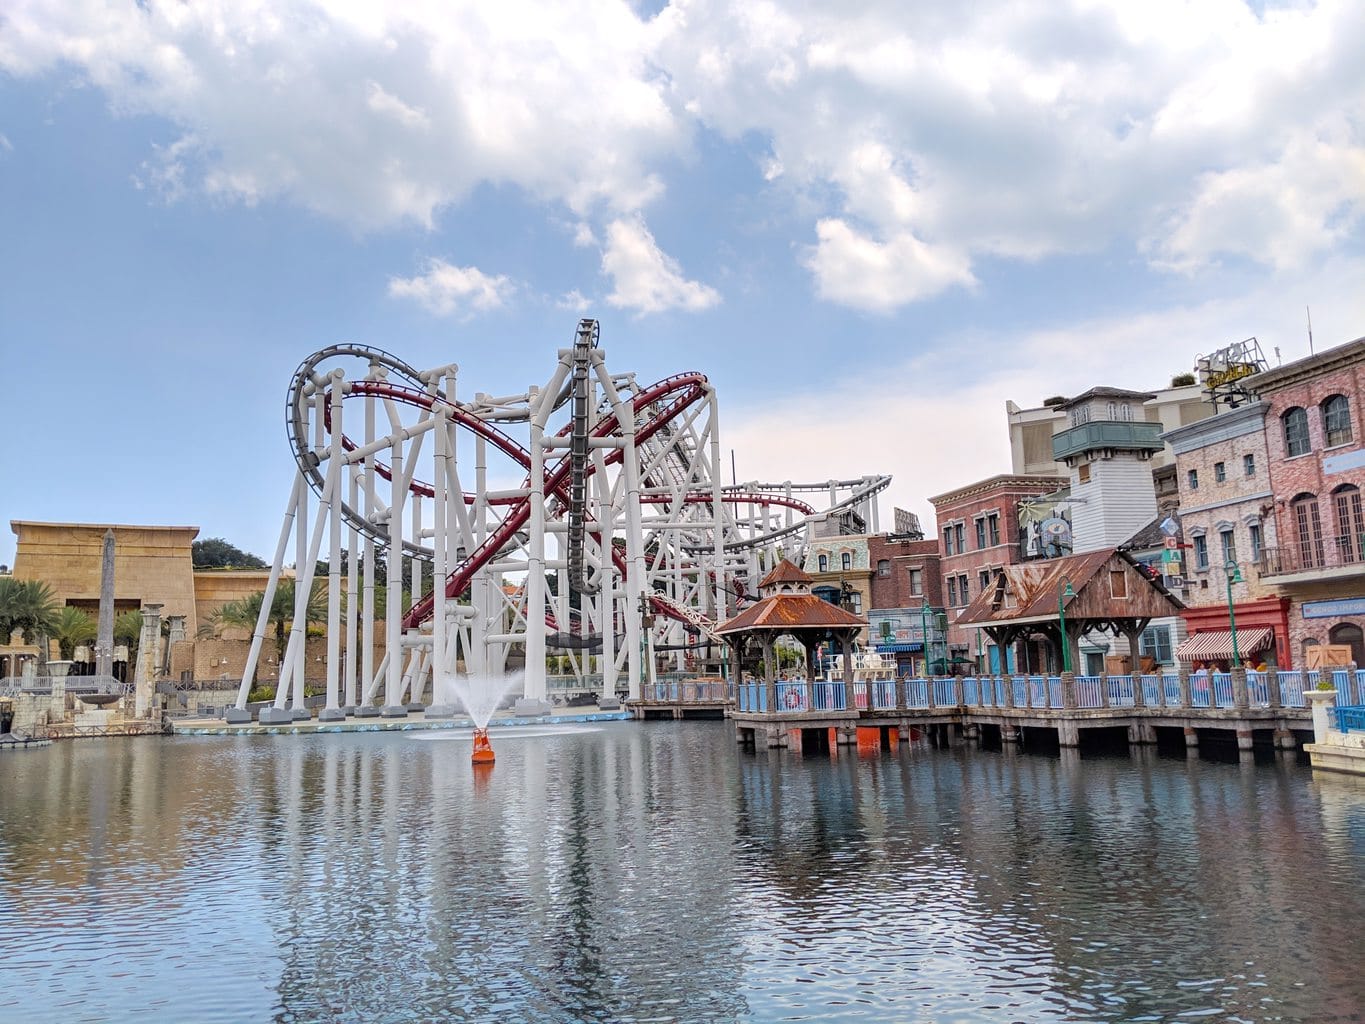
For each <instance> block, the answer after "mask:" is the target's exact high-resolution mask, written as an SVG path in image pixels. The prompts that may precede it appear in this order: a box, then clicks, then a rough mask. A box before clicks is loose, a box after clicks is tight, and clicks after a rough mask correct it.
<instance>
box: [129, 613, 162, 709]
mask: <svg viewBox="0 0 1365 1024" xmlns="http://www.w3.org/2000/svg"><path fill="white" fill-rule="evenodd" d="M160 646H161V605H159V604H144V605H143V606H142V636H141V638H139V640H138V645H137V669H136V671H135V673H134V679H135V680H136V684H135V689H134V691H133V715H134V716H135V717H137V718H146V717H147V715H148V713H149V712H150V711H151V708H152V698H153V696H154V694H155V692H156V666H157V664H158V663H159V662H160V661H161V657H160V654H161V652H160V651H159V650H158V648H160Z"/></svg>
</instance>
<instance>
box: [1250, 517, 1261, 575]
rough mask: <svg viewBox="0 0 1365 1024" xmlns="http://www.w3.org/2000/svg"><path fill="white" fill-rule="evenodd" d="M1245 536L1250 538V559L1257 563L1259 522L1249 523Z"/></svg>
mask: <svg viewBox="0 0 1365 1024" xmlns="http://www.w3.org/2000/svg"><path fill="white" fill-rule="evenodd" d="M1247 536H1248V537H1250V538H1251V560H1252V561H1253V562H1256V563H1257V564H1258V565H1259V564H1260V561H1261V524H1260V523H1251V524H1249V525H1248V526H1247Z"/></svg>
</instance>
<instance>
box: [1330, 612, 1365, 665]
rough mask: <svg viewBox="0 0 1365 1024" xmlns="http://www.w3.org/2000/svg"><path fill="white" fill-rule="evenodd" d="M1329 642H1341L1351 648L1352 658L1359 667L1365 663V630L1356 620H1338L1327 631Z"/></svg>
mask: <svg viewBox="0 0 1365 1024" xmlns="http://www.w3.org/2000/svg"><path fill="white" fill-rule="evenodd" d="M1327 642H1328V643H1329V644H1341V645H1342V646H1343V647H1349V648H1350V649H1351V660H1352V661H1354V662H1355V663H1356V667H1357V668H1359V667H1360V666H1362V665H1365V632H1362V631H1361V629H1360V627H1359V626H1357V625H1356V624H1355V623H1354V622H1338V623H1337V624H1336V625H1335V626H1333V627H1332V628H1331V629H1330V630H1328V632H1327Z"/></svg>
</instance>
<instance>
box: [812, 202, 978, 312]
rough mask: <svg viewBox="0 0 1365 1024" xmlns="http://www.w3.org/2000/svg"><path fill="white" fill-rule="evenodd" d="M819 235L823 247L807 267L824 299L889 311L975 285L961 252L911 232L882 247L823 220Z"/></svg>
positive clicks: (837, 222) (833, 221)
mask: <svg viewBox="0 0 1365 1024" xmlns="http://www.w3.org/2000/svg"><path fill="white" fill-rule="evenodd" d="M815 230H816V234H817V235H818V236H819V239H820V242H819V244H818V245H816V246H815V247H814V248H813V249H811V250H810V251H809V253H808V255H807V259H806V266H807V267H809V268H810V270H811V272H812V273H813V274H814V275H815V280H816V285H817V288H818V291H819V295H820V297H821V298H822V299H830V300H831V301H834V302H838V303H842V304H843V305H845V306H853V307H854V308H857V309H868V310H873V311H876V312H888V311H890V310H893V309H895V308H896V307H898V306H903V305H905V304H906V303H907V302H914V301H915V300H917V299H923V298H928V297H929V296H932V295H936V294H938V293H939V292H941V291H943V290H944V289H945V288H948V287H951V286H952V285H971V284H974V283H975V278H973V277H972V272H971V269H970V262H969V261H968V260H967V258H966V257H965V256H964V255H963V254H962V253H958V252H952V251H951V250H948V249H939V248H934V247H931V246H928V245H925V244H924V243H923V242H921V241H920V240H919V239H918V238H916V237H915V236H914V235H913V234H912V233H910V232H909V231H902V232H898V233H897V234H895V235H893V236H892V237H891V238H889V239H887V240H886V241H885V242H879V241H877V240H876V239H873V238H869V237H868V236H866V235H863V234H860V233H858V232H857V231H856V230H854V229H853V228H851V227H849V225H848V224H846V223H845V222H844V221H842V220H837V219H834V218H830V219H828V220H822V221H820V222H819V223H818V224H817V225H816V226H815Z"/></svg>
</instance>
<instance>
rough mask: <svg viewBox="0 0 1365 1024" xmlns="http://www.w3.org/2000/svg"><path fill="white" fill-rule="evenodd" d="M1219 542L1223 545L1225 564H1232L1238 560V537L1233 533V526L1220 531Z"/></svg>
mask: <svg viewBox="0 0 1365 1024" xmlns="http://www.w3.org/2000/svg"><path fill="white" fill-rule="evenodd" d="M1218 542H1219V544H1221V545H1222V547H1223V564H1224V565H1231V564H1232V563H1233V562H1235V561H1237V538H1236V537H1235V536H1234V535H1233V532H1232V527H1230V526H1229V527H1228V528H1227V529H1226V530H1219V531H1218Z"/></svg>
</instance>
